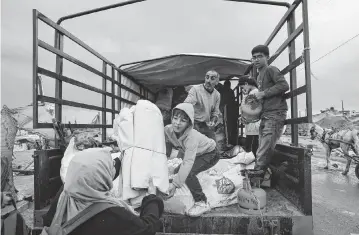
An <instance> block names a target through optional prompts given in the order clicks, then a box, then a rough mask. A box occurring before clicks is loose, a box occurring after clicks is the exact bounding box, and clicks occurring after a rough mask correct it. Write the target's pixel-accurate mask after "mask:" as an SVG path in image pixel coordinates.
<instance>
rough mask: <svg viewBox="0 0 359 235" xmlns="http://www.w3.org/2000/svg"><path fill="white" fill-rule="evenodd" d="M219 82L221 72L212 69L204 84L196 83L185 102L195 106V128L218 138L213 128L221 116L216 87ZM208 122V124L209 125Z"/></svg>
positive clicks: (212, 137)
mask: <svg viewBox="0 0 359 235" xmlns="http://www.w3.org/2000/svg"><path fill="white" fill-rule="evenodd" d="M218 83H219V73H218V72H216V71H214V70H210V71H208V72H207V73H206V76H205V81H204V84H200V85H194V86H193V87H192V88H191V90H189V92H188V96H187V98H186V100H185V101H184V103H190V104H192V105H193V107H194V129H196V130H197V131H199V132H201V133H202V134H204V135H206V136H207V137H209V138H211V139H213V140H216V137H215V133H214V130H213V129H210V128H213V127H214V126H215V125H216V123H217V121H218V116H219V113H220V111H219V104H220V100H221V97H220V94H219V92H218V91H217V90H216V89H215V88H214V87H215V86H216V85H217V84H218ZM207 123H208V125H207Z"/></svg>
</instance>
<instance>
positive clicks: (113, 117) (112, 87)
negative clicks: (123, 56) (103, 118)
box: [111, 68, 116, 125]
mask: <svg viewBox="0 0 359 235" xmlns="http://www.w3.org/2000/svg"><path fill="white" fill-rule="evenodd" d="M111 74H112V79H113V80H116V78H115V77H116V74H115V69H114V68H112V69H111ZM111 93H112V95H115V94H116V92H115V83H114V82H112V83H111ZM111 97H112V102H111V108H112V111H113V112H112V120H111V123H112V125H113V121H114V119H115V114H116V113H115V110H116V100H115V98H114V97H113V96H111Z"/></svg>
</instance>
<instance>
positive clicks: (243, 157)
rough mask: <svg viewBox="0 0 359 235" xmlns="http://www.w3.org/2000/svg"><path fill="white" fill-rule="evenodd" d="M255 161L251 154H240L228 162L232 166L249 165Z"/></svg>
mask: <svg viewBox="0 0 359 235" xmlns="http://www.w3.org/2000/svg"><path fill="white" fill-rule="evenodd" d="M254 160H255V156H254V154H253V153H252V152H241V153H239V154H237V156H235V157H234V158H232V159H231V160H230V162H231V163H233V164H244V165H249V164H251V163H252V162H253V161H254Z"/></svg>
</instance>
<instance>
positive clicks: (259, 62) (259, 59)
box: [252, 52, 268, 69]
mask: <svg viewBox="0 0 359 235" xmlns="http://www.w3.org/2000/svg"><path fill="white" fill-rule="evenodd" d="M252 62H253V64H254V66H255V67H256V68H258V69H259V68H262V67H264V66H266V65H267V64H268V56H266V55H264V54H263V53H262V52H257V53H254V54H253V55H252Z"/></svg>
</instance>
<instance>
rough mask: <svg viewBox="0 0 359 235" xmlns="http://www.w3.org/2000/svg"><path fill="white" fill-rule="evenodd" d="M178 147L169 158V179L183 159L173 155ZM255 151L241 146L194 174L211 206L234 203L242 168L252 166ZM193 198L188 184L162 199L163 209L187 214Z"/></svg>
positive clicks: (240, 183) (176, 152)
mask: <svg viewBox="0 0 359 235" xmlns="http://www.w3.org/2000/svg"><path fill="white" fill-rule="evenodd" d="M177 154H178V151H177V150H173V151H172V154H171V157H170V158H169V160H168V172H169V178H170V179H173V178H174V176H175V175H176V173H177V172H178V168H179V166H180V165H181V163H182V160H181V159H179V158H176V156H177ZM254 160H255V157H254V154H253V153H252V152H245V151H244V150H243V149H241V151H240V153H238V154H237V156H235V157H234V158H232V159H221V160H219V161H218V163H217V164H216V165H214V166H213V167H212V168H210V169H208V170H207V171H204V172H201V173H199V174H198V175H197V177H198V179H199V182H200V184H201V186H202V189H203V192H204V193H205V194H206V196H207V200H208V202H209V204H210V206H211V208H212V209H213V208H218V207H225V206H230V205H233V204H236V203H237V191H238V189H239V188H241V187H242V184H243V178H244V177H243V176H241V174H240V172H241V170H244V169H253V168H254ZM194 203H195V201H194V199H193V197H192V194H191V192H190V190H189V189H188V187H187V186H186V185H184V186H183V187H181V188H178V189H177V190H176V192H175V194H174V196H173V197H171V198H169V199H167V200H165V201H164V205H165V212H167V213H173V214H183V215H185V214H187V213H188V211H189V209H190V208H191V207H192V206H193V205H194Z"/></svg>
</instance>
